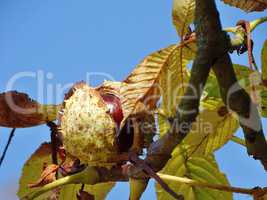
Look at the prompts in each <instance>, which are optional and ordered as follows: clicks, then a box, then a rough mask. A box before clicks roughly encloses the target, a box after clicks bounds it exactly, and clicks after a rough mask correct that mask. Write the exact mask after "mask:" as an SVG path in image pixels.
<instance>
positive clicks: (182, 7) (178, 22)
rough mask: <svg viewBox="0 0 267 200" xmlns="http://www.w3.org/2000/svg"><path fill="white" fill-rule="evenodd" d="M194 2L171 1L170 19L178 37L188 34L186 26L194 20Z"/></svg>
mask: <svg viewBox="0 0 267 200" xmlns="http://www.w3.org/2000/svg"><path fill="white" fill-rule="evenodd" d="M194 11H195V1H194V0H173V8H172V19H173V24H174V25H175V28H176V30H177V33H178V34H179V35H180V36H184V35H185V34H186V33H188V26H189V25H190V24H191V23H192V22H193V20H194Z"/></svg>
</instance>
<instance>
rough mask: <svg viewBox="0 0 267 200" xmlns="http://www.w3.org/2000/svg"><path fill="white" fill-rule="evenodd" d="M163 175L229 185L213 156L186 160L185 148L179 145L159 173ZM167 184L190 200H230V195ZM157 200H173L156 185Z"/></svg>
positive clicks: (169, 182)
mask: <svg viewBox="0 0 267 200" xmlns="http://www.w3.org/2000/svg"><path fill="white" fill-rule="evenodd" d="M161 173H163V174H169V175H173V176H179V177H186V178H190V179H193V180H197V181H201V182H208V183H213V184H222V185H229V182H228V180H227V178H226V176H225V175H224V174H222V173H221V172H220V171H219V168H218V166H217V164H216V161H215V159H214V156H212V155H209V156H205V157H201V156H194V157H191V158H189V159H188V158H187V151H186V146H182V145H180V146H179V147H177V148H176V149H175V150H174V151H173V154H172V158H171V159H170V160H169V161H168V163H167V164H166V165H165V167H164V169H163V170H162V171H161ZM167 184H168V185H169V186H170V187H171V188H172V189H173V190H174V191H176V192H177V193H179V194H182V195H184V199H190V200H204V199H205V200H206V199H211V200H231V199H232V194H231V193H227V192H223V191H218V190H211V189H206V188H198V187H192V186H190V185H187V184H182V183H181V184H178V183H176V182H175V183H174V182H171V181H168V182H167ZM156 191H157V197H158V200H172V199H173V198H172V197H171V196H170V195H169V194H168V193H167V192H166V191H165V190H163V189H162V188H161V187H160V186H159V185H157V184H156Z"/></svg>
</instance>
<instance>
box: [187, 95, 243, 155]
mask: <svg viewBox="0 0 267 200" xmlns="http://www.w3.org/2000/svg"><path fill="white" fill-rule="evenodd" d="M238 127H239V122H238V119H237V117H236V116H235V114H233V113H229V112H227V110H226V107H225V106H224V104H223V102H222V101H221V99H219V98H207V99H205V100H203V101H202V102H201V105H200V113H199V115H198V116H197V119H196V122H194V123H193V126H192V130H191V131H190V133H189V134H188V135H187V136H186V138H185V140H184V143H185V144H187V145H188V150H187V151H188V154H189V156H192V155H209V154H211V153H213V152H214V151H216V150H218V149H220V148H221V147H223V146H224V145H225V144H226V143H227V142H228V141H229V140H230V139H231V138H232V136H233V135H234V134H235V132H236V131H237V129H238Z"/></svg>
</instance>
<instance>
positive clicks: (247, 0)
mask: <svg viewBox="0 0 267 200" xmlns="http://www.w3.org/2000/svg"><path fill="white" fill-rule="evenodd" d="M223 1H224V3H226V4H229V5H231V6H234V7H237V8H240V9H242V10H244V11H246V12H252V11H263V10H265V9H266V8H267V1H266V0H223Z"/></svg>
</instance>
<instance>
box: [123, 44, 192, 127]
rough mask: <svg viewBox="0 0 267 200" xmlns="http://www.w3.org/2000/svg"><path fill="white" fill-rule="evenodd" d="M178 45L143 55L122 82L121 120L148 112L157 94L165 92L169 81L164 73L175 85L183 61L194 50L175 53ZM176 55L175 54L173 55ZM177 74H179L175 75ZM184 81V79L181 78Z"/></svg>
mask: <svg viewBox="0 0 267 200" xmlns="http://www.w3.org/2000/svg"><path fill="white" fill-rule="evenodd" d="M180 48H181V45H180V46H177V45H172V46H169V47H167V48H164V49H162V50H159V51H157V52H155V53H152V54H151V55H149V56H147V57H146V58H145V59H144V60H143V61H142V62H141V63H140V64H139V65H138V66H137V67H136V68H135V69H134V70H133V71H132V73H131V74H130V75H129V76H128V77H127V78H126V79H125V80H124V81H123V83H122V85H121V90H120V98H121V102H122V108H123V114H124V120H123V123H122V124H121V126H123V125H124V122H125V120H126V119H127V118H128V117H129V116H130V115H134V114H137V113H142V112H146V111H151V110H153V109H155V108H156V103H157V102H158V100H159V98H160V96H161V95H162V94H163V93H164V92H165V91H164V90H166V88H167V87H169V85H168V84H169V83H168V82H166V80H167V79H166V76H167V74H166V73H171V80H174V79H175V78H177V80H175V83H176V84H177V85H176V87H175V88H177V87H179V86H180V84H182V83H179V81H180V80H181V79H182V77H181V76H183V75H186V73H185V72H186V70H185V69H183V67H184V65H183V60H184V59H187V58H189V57H190V58H191V59H192V58H193V55H194V53H192V52H190V51H187V52H185V54H184V56H182V57H181V56H179V49H180ZM177 54H178V56H177ZM179 73H180V74H179ZM184 80H187V78H186V77H184Z"/></svg>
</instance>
